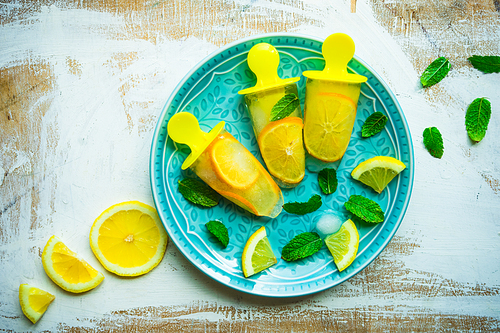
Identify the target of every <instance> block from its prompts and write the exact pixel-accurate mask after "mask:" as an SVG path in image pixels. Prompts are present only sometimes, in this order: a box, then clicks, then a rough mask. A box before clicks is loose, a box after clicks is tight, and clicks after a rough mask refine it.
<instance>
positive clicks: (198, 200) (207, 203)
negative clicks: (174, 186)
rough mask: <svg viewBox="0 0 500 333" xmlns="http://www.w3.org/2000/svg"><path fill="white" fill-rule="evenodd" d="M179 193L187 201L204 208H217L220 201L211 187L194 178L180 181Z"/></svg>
mask: <svg viewBox="0 0 500 333" xmlns="http://www.w3.org/2000/svg"><path fill="white" fill-rule="evenodd" d="M179 192H180V193H181V194H182V196H183V197H184V198H185V199H186V200H188V201H191V202H192V203H194V204H197V205H201V206H204V207H213V206H217V204H218V203H219V199H220V195H219V194H218V193H217V192H215V191H214V190H213V189H212V188H211V187H210V186H208V185H207V184H205V183H203V182H201V181H198V180H196V179H193V178H184V179H183V180H179Z"/></svg>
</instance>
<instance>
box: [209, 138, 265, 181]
mask: <svg viewBox="0 0 500 333" xmlns="http://www.w3.org/2000/svg"><path fill="white" fill-rule="evenodd" d="M211 149H212V150H211V157H212V162H213V163H212V164H213V168H214V169H215V171H216V172H217V175H218V176H219V178H220V179H221V180H222V181H223V182H225V183H226V184H228V185H229V186H232V187H234V188H238V189H245V188H248V187H250V186H251V185H252V184H253V183H255V182H256V181H257V178H258V177H259V169H258V166H257V164H258V161H257V160H256V159H255V157H254V156H253V155H252V154H251V153H250V152H249V151H248V150H247V149H245V148H244V147H243V146H242V145H241V143H239V142H238V141H237V140H236V139H233V138H230V137H224V138H222V139H219V140H217V141H216V142H214V144H213V146H212V148H211Z"/></svg>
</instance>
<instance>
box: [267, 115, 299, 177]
mask: <svg viewBox="0 0 500 333" xmlns="http://www.w3.org/2000/svg"><path fill="white" fill-rule="evenodd" d="M302 127H303V124H302V119H300V118H299V117H287V118H284V119H281V120H278V121H273V122H270V123H269V124H268V125H267V126H266V127H265V128H264V129H263V130H262V132H261V133H260V134H259V147H260V152H261V153H262V158H263V159H264V162H265V163H266V166H267V169H268V170H269V173H270V174H271V175H273V176H274V177H276V178H278V179H279V180H281V181H282V182H284V183H285V184H290V185H292V184H298V183H299V182H300V181H301V180H302V179H303V178H304V175H305V153H304V144H303V141H302Z"/></svg>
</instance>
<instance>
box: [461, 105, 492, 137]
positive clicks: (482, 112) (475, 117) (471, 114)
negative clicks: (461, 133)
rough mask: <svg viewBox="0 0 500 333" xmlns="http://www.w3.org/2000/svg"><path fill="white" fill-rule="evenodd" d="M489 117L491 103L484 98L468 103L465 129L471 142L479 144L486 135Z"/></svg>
mask: <svg viewBox="0 0 500 333" xmlns="http://www.w3.org/2000/svg"><path fill="white" fill-rule="evenodd" d="M490 117H491V103H490V101H488V100H487V99H486V98H485V97H482V98H476V99H475V100H473V101H472V103H470V105H469V107H468V108H467V113H466V114H465V128H466V130H467V134H469V138H470V139H471V140H472V141H475V142H479V141H481V140H482V139H483V138H484V136H485V135H486V130H487V129H488V123H489V122H490Z"/></svg>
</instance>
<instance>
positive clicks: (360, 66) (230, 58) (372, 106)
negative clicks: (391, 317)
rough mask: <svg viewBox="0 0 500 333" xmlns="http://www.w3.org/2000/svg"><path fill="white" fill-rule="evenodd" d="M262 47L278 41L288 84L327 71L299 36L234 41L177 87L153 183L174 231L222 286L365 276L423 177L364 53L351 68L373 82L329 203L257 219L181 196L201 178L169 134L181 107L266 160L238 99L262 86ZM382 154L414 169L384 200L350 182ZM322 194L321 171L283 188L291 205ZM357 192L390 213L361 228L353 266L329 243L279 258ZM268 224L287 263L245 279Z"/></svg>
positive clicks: (286, 290)
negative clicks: (379, 120)
mask: <svg viewBox="0 0 500 333" xmlns="http://www.w3.org/2000/svg"><path fill="white" fill-rule="evenodd" d="M260 42H266V43H270V44H272V45H274V46H275V47H276V48H277V49H278V51H279V52H280V59H281V61H280V66H279V69H278V74H279V75H280V77H282V78H289V77H295V76H300V75H301V73H302V72H303V71H305V70H311V69H312V70H314V69H317V70H321V69H322V68H323V66H324V60H323V58H322V56H321V45H322V41H321V40H319V39H315V38H312V37H306V36H302V35H295V34H266V35H261V36H256V37H251V38H247V39H244V40H241V41H237V42H234V43H231V44H229V45H227V46H225V47H223V48H221V49H220V50H218V51H217V52H216V53H214V54H212V55H210V56H209V57H207V58H206V59H204V60H203V61H201V62H200V63H199V64H198V65H197V66H195V67H194V68H193V69H192V70H191V71H190V72H189V73H188V74H187V75H186V76H185V77H184V79H183V80H182V81H181V82H180V83H179V85H178V86H177V87H176V88H175V90H174V91H173V93H172V95H171V96H170V98H169V100H168V101H167V103H166V105H165V107H164V109H163V111H162V113H161V115H160V117H159V119H158V124H157V127H156V129H155V133H154V137H153V142H152V147H151V159H150V174H151V187H152V191H153V197H154V201H155V205H156V208H157V210H158V213H159V215H160V218H161V220H162V221H163V224H164V225H165V228H166V230H167V232H168V234H169V235H170V237H171V239H172V240H173V241H174V243H175V244H176V245H177V247H178V248H179V250H180V251H181V252H182V253H183V254H184V255H185V256H186V258H187V259H188V260H189V261H191V262H192V263H193V264H194V265H195V266H196V267H197V268H198V269H200V270H201V271H202V272H204V273H206V274H207V275H209V276H210V277H212V278H213V279H215V280H217V281H219V282H220V283H223V284H225V285H227V286H229V287H232V288H234V289H237V290H240V291H243V292H247V293H250V294H255V295H261V296H271V297H292V296H300V295H307V294H311V293H315V292H319V291H321V290H325V289H327V288H330V287H333V286H335V285H338V284H339V283H342V282H343V281H346V280H347V279H349V278H351V277H352V276H354V275H355V274H356V273H358V272H360V271H361V270H362V269H363V268H365V267H366V266H367V265H368V264H369V263H370V262H372V261H373V260H374V259H375V258H376V257H377V256H378V255H379V254H380V252H381V251H382V250H383V249H384V248H385V246H386V245H387V244H388V243H389V241H390V240H391V238H392V237H393V236H394V234H395V233H396V230H397V229H398V227H399V225H400V224H401V221H402V219H403V216H404V213H405V211H406V208H407V206H408V203H409V200H410V195H411V189H412V184H413V174H414V161H413V146H412V143H411V137H410V132H409V129H408V125H407V123H406V120H405V118H404V115H403V112H402V110H401V108H400V106H399V104H398V102H397V100H396V98H395V97H394V95H393V94H392V92H391V91H390V89H389V88H388V87H387V85H386V84H385V83H384V82H383V81H382V79H381V78H380V77H379V76H378V75H377V74H376V73H375V71H374V70H373V69H371V68H369V67H368V65H366V64H364V63H363V62H362V61H361V60H359V59H357V58H356V57H355V58H354V59H353V60H351V62H350V63H349V69H350V70H351V71H352V72H354V73H357V74H360V75H364V76H367V77H368V81H367V82H366V83H364V84H363V85H362V88H361V96H360V99H359V103H358V112H357V116H356V122H355V125H354V131H353V135H352V137H351V140H350V143H349V147H348V149H347V151H346V154H345V155H344V157H343V159H342V161H341V163H340V165H339V168H338V171H337V176H338V182H339V184H338V188H337V191H336V192H335V193H334V194H331V195H328V196H325V195H323V194H322V199H323V206H322V207H321V208H320V210H318V211H317V212H314V213H312V214H308V215H304V216H296V215H291V214H288V213H286V212H285V211H283V212H282V213H281V214H280V215H279V216H278V217H277V218H275V219H269V218H263V217H256V216H253V215H252V214H250V213H247V212H246V211H244V210H243V209H241V208H239V207H237V206H235V205H234V204H233V203H231V202H229V201H228V200H225V199H222V200H221V201H220V203H219V205H218V206H216V207H214V208H210V209H203V208H199V207H196V206H194V205H193V204H191V203H189V202H187V201H186V200H185V199H184V198H183V197H182V196H181V195H180V193H179V192H178V190H177V182H178V181H179V180H180V179H182V178H184V177H194V175H193V174H192V173H191V172H190V171H189V170H186V171H181V168H180V167H181V164H182V162H183V161H184V159H185V157H186V156H187V155H188V154H189V148H186V147H183V146H181V145H176V144H174V143H173V142H172V140H171V139H170V138H168V134H167V123H168V120H169V119H170V117H171V116H172V115H173V114H175V113H177V112H181V111H187V112H191V113H193V114H194V115H195V116H196V117H197V118H198V120H199V122H200V125H201V127H202V129H203V130H205V131H208V130H209V129H211V128H212V127H213V126H215V125H216V124H217V123H218V122H219V121H221V120H224V121H226V126H225V128H226V130H228V131H229V132H230V133H231V134H233V135H234V137H235V138H236V139H238V140H239V141H240V142H241V143H242V144H243V145H244V146H245V147H247V148H248V149H249V150H250V152H252V154H254V155H255V156H257V158H258V159H259V160H260V161H261V162H262V158H261V156H260V153H259V149H258V146H257V142H256V139H255V137H254V134H253V130H252V125H251V122H250V118H249V117H248V114H247V110H246V107H245V104H244V100H243V98H242V97H241V96H239V95H238V94H237V92H238V91H239V90H241V89H244V88H248V87H250V86H253V85H254V84H255V75H254V74H253V73H252V72H251V71H250V70H249V69H248V66H247V63H246V56H247V53H248V51H249V50H250V48H251V47H252V46H253V45H255V44H257V43H260ZM297 84H298V88H299V97H300V99H301V101H302V103H303V101H304V97H305V78H304V77H301V80H300V81H299V82H298V83H297ZM302 110H303V104H302ZM375 111H380V112H382V113H384V114H385V115H386V116H387V117H388V118H389V121H388V122H387V125H386V127H385V129H384V130H383V131H382V132H381V133H379V134H377V135H375V136H373V137H371V138H368V139H364V138H362V137H361V126H362V124H363V122H364V120H365V119H366V118H367V117H368V115H370V114H371V113H373V112H375ZM377 155H385V156H392V157H395V158H398V159H399V160H401V161H402V162H403V163H405V164H406V166H407V168H406V169H405V170H404V171H403V172H402V173H401V174H400V175H399V176H398V177H397V178H395V179H394V180H393V181H392V182H391V183H390V184H389V186H388V187H387V188H386V189H385V190H384V191H383V192H382V193H381V194H376V193H375V192H374V191H372V190H371V189H369V188H367V187H366V186H364V185H362V184H360V183H359V182H356V181H354V180H353V179H352V178H351V176H350V172H351V171H352V170H353V169H354V167H355V166H356V165H358V163H360V162H362V161H364V160H366V159H368V158H371V157H373V156H377ZM317 193H319V194H321V191H320V189H319V187H318V183H317V174H316V173H311V172H309V171H307V170H306V176H305V177H304V180H303V181H302V182H301V183H300V185H299V186H297V187H296V188H294V189H285V190H283V195H284V199H285V202H290V201H306V200H307V199H309V197H310V196H311V195H313V194H317ZM352 194H361V195H364V196H366V197H368V198H370V199H372V200H375V201H376V202H378V203H379V204H380V206H381V207H382V209H383V210H384V211H385V216H386V219H385V221H384V222H383V223H380V224H377V225H370V224H367V223H357V224H356V226H357V228H358V231H359V234H360V244H359V250H358V255H357V257H356V259H355V261H354V262H353V264H352V265H351V266H349V267H348V268H347V269H346V270H344V271H343V272H338V270H337V269H336V267H335V264H334V263H333V259H332V257H331V255H330V253H329V251H328V249H327V248H326V246H323V248H322V249H321V250H320V251H319V252H317V253H316V254H314V255H313V256H311V257H308V258H305V259H302V260H299V261H295V262H286V261H284V260H282V259H279V257H280V254H281V250H282V248H283V246H284V245H285V244H286V243H287V242H288V241H289V240H290V239H292V238H293V237H294V236H295V235H298V234H299V233H302V232H305V231H312V230H313V228H314V224H315V222H316V221H317V219H318V218H319V217H320V215H321V214H322V212H324V211H325V210H327V209H333V210H338V211H341V212H343V213H347V212H346V211H345V208H344V207H343V203H344V202H345V201H347V200H348V198H349V196H350V195H352ZM346 216H347V215H346ZM213 219H219V220H221V221H223V222H224V224H225V225H226V226H227V227H228V230H229V236H230V242H229V245H228V247H227V248H225V249H222V248H221V246H220V245H219V244H218V243H217V241H216V239H215V238H214V237H212V236H210V234H209V233H208V231H207V230H206V228H205V223H206V222H208V221H209V220H213ZM262 225H265V226H266V229H267V234H268V238H269V241H270V243H271V245H272V247H273V251H274V253H275V255H276V257H277V258H278V263H277V264H276V265H274V266H272V267H271V268H269V269H267V270H265V271H263V272H261V273H259V274H256V275H254V276H252V277H250V278H245V277H243V274H242V271H241V262H240V259H241V255H242V251H243V247H244V245H245V243H246V241H247V239H248V238H249V237H250V235H251V234H252V233H253V232H254V231H256V230H257V229H258V228H260V227H261V226H262Z"/></svg>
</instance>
